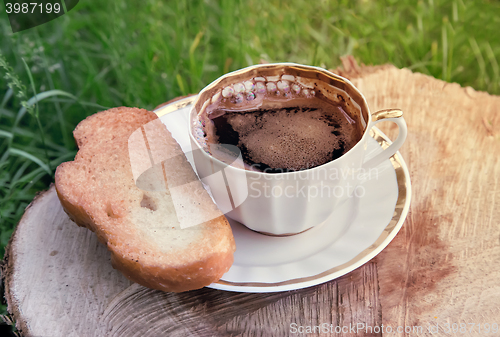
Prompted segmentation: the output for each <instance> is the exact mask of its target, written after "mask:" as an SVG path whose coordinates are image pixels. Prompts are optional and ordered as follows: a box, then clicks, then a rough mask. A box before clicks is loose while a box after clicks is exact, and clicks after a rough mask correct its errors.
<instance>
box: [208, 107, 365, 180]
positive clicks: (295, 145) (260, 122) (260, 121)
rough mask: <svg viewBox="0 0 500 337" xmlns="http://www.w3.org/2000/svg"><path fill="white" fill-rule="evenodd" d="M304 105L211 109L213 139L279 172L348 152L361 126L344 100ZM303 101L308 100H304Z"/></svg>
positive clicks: (262, 167)
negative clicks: (348, 111) (335, 102)
mask: <svg viewBox="0 0 500 337" xmlns="http://www.w3.org/2000/svg"><path fill="white" fill-rule="evenodd" d="M304 101H306V104H303V105H302V104H301V106H289V107H272V108H266V109H264V108H260V109H256V110H252V111H233V110H223V109H216V110H214V111H212V112H211V116H217V117H215V118H210V120H211V121H212V122H213V133H214V136H215V137H214V139H215V140H216V142H217V143H219V144H231V145H235V146H237V147H238V148H239V149H240V150H241V152H242V155H243V160H244V162H245V164H247V165H249V166H251V167H252V168H253V169H256V170H260V171H264V172H268V173H280V172H289V171H299V170H304V169H308V168H313V167H316V166H319V165H322V164H325V163H327V162H329V161H332V160H334V159H336V158H338V157H340V156H342V155H343V154H344V153H346V152H347V151H349V150H350V149H351V148H352V147H353V146H354V145H355V144H356V143H357V142H358V141H359V140H360V139H361V136H362V133H363V129H362V127H361V125H360V123H359V121H358V120H355V119H354V118H356V117H353V116H350V115H349V114H348V113H347V109H346V108H345V106H344V105H343V104H334V103H331V102H327V101H324V100H321V99H319V98H309V99H307V100H304ZM301 103H304V102H301Z"/></svg>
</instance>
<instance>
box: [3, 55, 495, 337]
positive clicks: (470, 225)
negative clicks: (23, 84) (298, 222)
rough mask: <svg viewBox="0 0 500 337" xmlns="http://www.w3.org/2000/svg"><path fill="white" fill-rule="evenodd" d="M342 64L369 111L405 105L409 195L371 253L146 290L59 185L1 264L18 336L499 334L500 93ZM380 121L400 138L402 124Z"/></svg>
mask: <svg viewBox="0 0 500 337" xmlns="http://www.w3.org/2000/svg"><path fill="white" fill-rule="evenodd" d="M343 61H344V69H337V70H336V71H337V72H339V73H340V74H341V75H343V76H346V77H349V78H350V79H351V80H352V81H353V83H354V85H355V86H357V87H358V88H359V89H360V90H361V92H363V93H364V95H365V97H366V98H367V101H368V104H369V106H370V108H371V109H372V111H377V110H379V109H383V108H391V107H394V108H396V107H397V108H401V109H403V111H404V114H405V119H406V121H407V124H408V131H409V134H408V139H407V141H406V143H405V145H404V146H403V148H402V149H401V153H402V155H403V157H404V159H405V160H406V162H407V164H408V167H409V170H410V175H411V178H412V190H413V197H412V205H411V208H410V213H409V215H408V218H407V220H406V222H405V224H404V225H403V228H402V230H401V231H400V232H399V234H398V235H397V236H396V238H395V239H394V240H393V241H392V242H391V243H390V244H389V246H388V247H387V248H386V249H385V250H384V251H382V252H381V253H380V254H379V255H378V256H377V257H376V258H375V259H373V260H372V261H370V262H369V263H367V264H365V265H363V266H362V267H360V268H358V269H356V270H354V271H353V272H351V273H349V274H347V275H345V276H343V277H341V278H338V279H336V280H334V281H330V282H328V283H325V284H322V285H318V286H315V287H311V288H307V289H303V290H296V291H288V292H281V293H272V294H245V293H231V292H224V291H219V290H213V289H201V290H197V291H191V292H187V293H181V294H173V293H164V292H160V291H155V290H150V289H147V288H144V287H142V286H139V285H137V284H132V283H131V282H130V281H128V280H127V279H125V277H123V276H122V275H121V274H120V273H119V272H118V271H116V270H114V269H113V268H112V267H111V264H110V256H109V253H108V251H107V250H106V248H105V247H104V246H103V245H101V244H100V243H98V241H97V239H96V237H95V235H94V234H93V233H92V232H90V231H88V230H87V229H84V228H80V227H78V226H76V225H75V224H74V223H73V222H72V221H71V220H69V218H68V217H67V216H66V214H65V213H64V211H63V210H62V208H61V206H60V204H59V200H58V198H57V196H56V193H55V190H54V188H53V187H52V188H51V189H50V190H48V191H46V192H43V193H41V194H40V195H39V196H37V197H36V198H35V200H33V202H32V203H31V205H30V206H29V207H28V208H27V209H26V213H25V214H24V216H23V218H22V220H21V221H20V223H19V225H18V227H17V229H16V232H15V234H14V235H13V237H12V239H11V242H10V245H9V247H8V249H7V252H6V256H5V260H4V265H3V271H2V277H3V279H4V282H5V290H6V294H5V296H6V299H7V303H8V310H9V312H10V313H11V314H12V315H13V317H14V319H15V321H16V326H17V328H18V329H19V330H20V331H21V333H22V334H23V335H26V336H51V337H53V336H65V337H66V336H120V337H123V336H252V337H255V336H289V335H293V332H292V331H291V329H290V326H291V324H292V323H296V324H297V326H324V324H327V325H328V326H329V329H330V330H329V331H330V332H329V333H321V331H319V330H317V331H316V332H315V333H311V334H308V336H316V335H321V336H328V335H332V336H385V335H387V336H408V335H411V336H413V335H418V336H431V335H447V334H449V335H454V334H458V335H463V336H480V335H483V334H485V333H487V332H486V329H487V324H489V330H490V332H489V334H490V335H500V328H499V327H498V324H500V305H499V303H500V283H499V282H498V280H499V279H500V263H499V261H500V226H499V224H500V207H498V206H499V201H500V162H499V155H500V111H499V110H500V108H499V107H500V97H495V96H490V95H488V94H486V93H483V92H477V91H474V90H473V89H471V88H462V87H460V86H459V85H458V84H450V83H446V82H443V81H440V80H436V79H434V78H431V77H429V76H425V75H422V74H418V73H412V72H411V71H409V70H407V69H397V68H395V67H393V66H390V65H386V66H380V67H365V66H363V67H359V66H357V64H356V63H355V62H353V59H352V58H346V59H344V60H343ZM383 131H384V132H385V133H386V134H388V135H389V136H390V137H391V138H392V139H394V136H395V135H394V133H395V132H397V131H396V128H395V127H394V128H391V126H390V125H388V128H385V129H383ZM494 323H496V324H497V333H496V334H495V333H492V332H493V331H494V330H493V329H494V325H493V324H494ZM361 324H363V326H364V327H365V328H363V329H362V330H359V329H358V328H360V327H361ZM453 324H456V325H453ZM464 326H465V330H464V328H463V327H464ZM331 327H340V330H339V329H337V332H339V333H335V332H332V330H331V329H332V328H331ZM345 327H347V328H345ZM353 327H354V328H355V329H353ZM369 327H371V330H370V329H369ZM389 327H390V329H391V330H390V331H389ZM398 327H402V329H400V328H398ZM455 327H456V328H457V329H456V330H455ZM420 328H421V330H420ZM408 329H410V330H411V329H413V330H412V331H411V332H408ZM436 329H438V330H436ZM460 329H462V330H460ZM405 330H406V331H405ZM438 331H439V333H438ZM464 331H465V332H464ZM298 335H304V334H298Z"/></svg>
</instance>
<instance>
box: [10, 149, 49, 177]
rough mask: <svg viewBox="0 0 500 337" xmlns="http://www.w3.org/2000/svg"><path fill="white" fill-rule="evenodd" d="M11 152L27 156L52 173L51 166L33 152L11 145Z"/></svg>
mask: <svg viewBox="0 0 500 337" xmlns="http://www.w3.org/2000/svg"><path fill="white" fill-rule="evenodd" d="M9 153H10V154H12V155H17V156H20V157H23V158H26V159H28V160H31V161H32V162H34V163H35V164H37V165H38V166H40V167H41V168H42V169H43V170H44V171H45V172H47V173H48V174H49V175H52V171H51V170H50V168H49V166H48V165H47V164H45V163H44V162H43V161H42V160H41V159H40V158H38V157H35V156H34V155H32V154H31V153H28V152H26V151H23V150H20V149H16V148H13V147H11V148H10V149H9Z"/></svg>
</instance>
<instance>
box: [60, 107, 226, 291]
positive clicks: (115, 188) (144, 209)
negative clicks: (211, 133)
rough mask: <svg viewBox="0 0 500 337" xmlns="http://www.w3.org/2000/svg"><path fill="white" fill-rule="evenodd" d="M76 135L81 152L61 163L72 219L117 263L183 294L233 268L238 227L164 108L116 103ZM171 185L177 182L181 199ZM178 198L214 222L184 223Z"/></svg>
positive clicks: (147, 282)
mask: <svg viewBox="0 0 500 337" xmlns="http://www.w3.org/2000/svg"><path fill="white" fill-rule="evenodd" d="M73 134H74V137H75V140H76V142H77V145H78V148H79V150H78V153H77V155H76V157H75V160H74V161H72V162H66V163H63V164H61V165H60V166H59V167H58V168H57V171H56V190H57V193H58V196H59V199H60V200H61V204H62V206H63V208H64V209H65V211H66V213H68V215H69V216H70V218H71V219H72V220H73V221H75V222H76V223H77V224H78V225H80V226H84V227H87V228H89V229H90V230H92V231H94V232H95V233H96V235H97V237H98V238H99V240H100V241H101V242H102V243H104V244H106V245H107V247H108V249H109V250H110V251H111V254H112V263H113V266H114V267H115V268H116V269H118V270H120V271H121V272H122V273H123V274H124V275H125V276H127V277H128V278H129V279H131V280H132V281H135V282H137V283H139V284H142V285H144V286H147V287H149V288H154V289H159V290H164V291H175V292H179V291H185V290H191V289H197V288H201V287H203V286H205V285H209V284H210V283H213V282H215V281H217V280H218V279H220V278H221V277H222V275H223V274H224V273H225V272H226V271H227V270H229V268H230V266H231V264H232V262H233V253H234V251H235V244H234V239H233V236H232V232H231V228H230V226H229V224H228V222H227V220H226V218H225V217H224V216H223V214H222V213H221V212H220V210H218V209H217V207H216V206H215V204H214V203H213V201H212V199H211V198H210V196H209V195H208V193H207V192H206V191H205V190H204V188H203V186H202V185H201V183H200V181H199V180H198V179H197V177H196V175H195V173H194V171H193V170H192V168H191V165H190V164H189V163H188V162H187V160H186V158H185V156H184V154H183V153H182V150H181V148H180V146H179V145H178V144H177V142H176V141H175V140H174V139H173V138H172V136H171V134H170V133H169V132H168V130H167V129H166V127H165V126H164V125H163V123H162V122H161V121H160V120H159V119H158V118H157V116H156V114H154V113H153V112H149V111H147V110H144V109H137V108H126V107H120V108H113V109H110V110H107V111H103V112H99V113H97V114H94V115H92V116H90V117H88V118H86V119H85V120H83V121H82V122H80V124H78V126H77V127H76V129H75V131H74V132H73ZM131 136H132V137H131ZM131 139H139V140H140V141H138V142H131V141H130V140H131ZM137 144H139V146H138V147H139V148H140V147H141V146H143V147H144V149H142V150H141V149H137V148H136V149H134V148H133V147H134V146H135V145H137ZM141 144H142V145H141ZM131 156H132V158H131ZM141 156H142V157H141ZM131 159H132V160H131ZM166 162H168V165H165V164H164V163H166ZM141 165H142V167H141ZM141 171H144V174H142V175H139V173H141ZM136 181H137V183H136ZM139 182H140V184H139ZM186 182H188V183H186ZM184 183H186V184H184ZM183 184H184V185H183ZM137 185H139V187H138V186H137ZM169 186H170V187H171V186H176V188H175V198H173V197H172V193H174V192H172V191H174V190H173V189H172V188H170V189H169V188H168V187H169ZM174 202H177V205H179V202H180V204H182V205H188V206H190V207H189V209H190V214H192V218H193V219H211V220H209V221H205V222H203V223H200V224H197V225H194V226H193V225H190V226H189V227H187V228H181V226H180V222H179V219H178V218H179V214H178V213H179V212H176V209H175V204H174ZM179 207H181V206H179ZM181 219H182V218H181ZM183 227H184V226H183Z"/></svg>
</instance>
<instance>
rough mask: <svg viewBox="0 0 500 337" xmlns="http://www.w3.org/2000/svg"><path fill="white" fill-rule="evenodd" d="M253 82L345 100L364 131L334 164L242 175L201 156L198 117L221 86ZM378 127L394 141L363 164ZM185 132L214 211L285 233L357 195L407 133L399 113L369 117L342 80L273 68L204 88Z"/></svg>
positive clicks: (237, 165)
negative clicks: (282, 81) (394, 129)
mask: <svg viewBox="0 0 500 337" xmlns="http://www.w3.org/2000/svg"><path fill="white" fill-rule="evenodd" d="M283 76H285V77H283ZM255 78H258V79H262V78H264V79H267V78H269V79H272V80H273V81H274V82H276V79H277V78H286V79H287V80H290V79H295V81H297V83H300V85H301V86H303V87H304V86H305V87H307V88H309V90H310V91H313V90H314V91H315V92H323V93H324V94H325V95H326V94H328V95H330V96H332V97H337V95H340V96H338V97H341V98H342V99H345V100H348V101H349V102H350V104H351V107H352V113H356V114H358V116H359V120H360V121H361V124H362V126H363V133H362V137H361V139H360V140H359V141H358V142H357V143H356V144H355V145H354V146H353V147H352V148H351V149H350V150H349V151H347V152H346V153H345V154H343V155H342V156H340V157H339V158H337V159H335V160H332V161H330V162H327V163H326V164H323V165H320V166H317V167H314V168H310V169H305V170H302V171H296V172H284V173H265V172H259V171H252V170H248V169H245V168H244V165H243V162H242V158H241V156H239V157H233V158H232V159H230V160H226V161H225V162H224V161H222V160H220V159H217V158H216V157H214V156H213V155H212V154H210V153H208V152H210V151H208V150H207V144H206V143H204V142H203V140H202V141H200V135H199V133H200V131H199V127H198V125H199V118H200V117H199V114H200V112H202V111H203V110H204V109H206V107H207V106H209V105H210V104H212V103H213V102H214V101H215V100H217V99H220V97H221V94H222V91H223V90H224V88H227V87H229V86H234V85H235V84H237V83H245V82H246V81H249V80H252V79H255ZM278 81H279V80H278ZM247 83H248V82H247ZM382 121H390V122H394V123H396V125H398V127H399V134H398V137H397V138H396V140H395V141H394V142H393V143H392V144H391V145H390V146H389V147H388V148H386V149H384V150H383V151H382V152H380V153H378V154H377V155H376V156H375V157H373V158H371V159H369V160H368V161H367V160H365V154H366V149H367V141H368V139H369V138H370V134H369V131H370V129H371V128H372V127H373V126H375V125H376V124H377V123H379V122H382ZM189 133H190V139H191V145H192V148H193V157H194V161H195V166H196V170H197V172H198V175H199V176H200V178H201V180H202V181H203V182H204V183H205V184H206V185H208V186H209V187H210V190H211V192H212V195H213V196H214V199H215V201H216V203H217V205H218V206H219V208H220V209H221V210H222V211H223V212H224V213H225V214H226V216H228V217H230V218H232V219H234V220H236V221H239V222H241V223H242V224H244V225H245V226H247V227H248V228H250V229H252V230H254V231H258V232H261V233H265V234H270V235H292V234H297V233H301V232H303V231H305V230H307V229H309V228H311V227H313V226H317V225H320V224H322V223H323V222H325V221H326V219H327V218H328V217H329V216H330V215H331V214H332V212H333V211H334V210H335V209H336V208H337V207H341V206H342V204H343V203H344V202H345V201H346V200H348V199H349V198H352V197H355V196H358V195H357V192H358V188H359V183H360V182H361V181H362V180H363V179H366V175H367V174H371V172H372V171H373V170H376V168H377V165H379V164H380V163H382V162H383V161H385V160H387V159H389V158H390V157H391V156H393V155H394V154H395V153H396V151H397V150H398V149H399V148H400V147H401V146H402V145H403V143H404V141H405V139H406V135H407V128H406V123H405V121H404V119H403V117H402V112H401V110H398V109H387V110H382V111H378V112H376V113H374V114H371V113H370V110H369V108H368V105H367V103H366V99H365V98H364V96H363V95H362V93H361V92H360V91H359V90H358V89H356V88H355V87H354V85H353V84H352V83H351V82H350V81H349V80H347V79H345V78H343V77H341V76H339V75H336V74H333V73H331V72H329V71H327V70H324V69H321V68H318V67H312V66H305V65H300V64H293V63H277V64H264V65H255V66H251V67H248V68H244V69H241V70H237V71H235V72H232V73H229V74H226V75H224V76H222V77H220V78H219V79H217V80H215V81H214V82H212V83H211V84H210V85H208V86H207V87H205V88H204V89H203V90H202V91H201V92H200V94H199V95H198V97H197V99H196V101H195V102H194V104H193V107H192V109H191V112H190V116H189ZM211 145H212V150H214V149H215V151H217V147H218V145H217V144H211ZM214 145H215V146H214ZM209 147H210V145H208V148H209ZM212 153H213V151H212ZM218 158H220V156H219V157H218Z"/></svg>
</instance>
